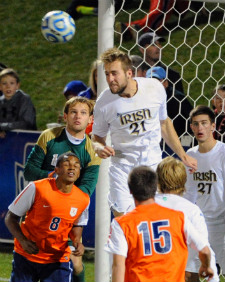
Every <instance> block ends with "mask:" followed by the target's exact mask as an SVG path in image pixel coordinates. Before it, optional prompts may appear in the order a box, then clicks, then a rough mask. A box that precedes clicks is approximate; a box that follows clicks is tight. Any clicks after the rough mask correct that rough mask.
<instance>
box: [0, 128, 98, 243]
mask: <svg viewBox="0 0 225 282" xmlns="http://www.w3.org/2000/svg"><path fill="white" fill-rule="evenodd" d="M40 133H41V132H39V131H25V130H24V131H23V130H16V131H11V132H7V135H6V137H5V138H3V139H1V138H0V242H9V240H12V235H11V234H10V232H9V231H8V229H7V228H6V226H5V223H4V218H5V215H6V213H7V211H8V206H9V204H10V203H11V202H12V201H13V200H14V198H15V197H16V196H17V195H18V193H20V191H21V190H22V189H23V188H24V187H25V186H26V185H27V184H28V182H27V181H26V180H25V179H24V176H23V168H24V165H25V162H26V159H27V157H28V155H29V153H30V151H31V149H32V148H33V146H34V144H35V143H36V141H37V139H38V137H39V135H40ZM94 243H95V193H94V194H93V195H92V197H91V204H90V209H89V222H88V225H87V227H85V228H84V231H83V244H84V246H85V247H89V248H94Z"/></svg>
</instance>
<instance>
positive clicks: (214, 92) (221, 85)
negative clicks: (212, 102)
mask: <svg viewBox="0 0 225 282" xmlns="http://www.w3.org/2000/svg"><path fill="white" fill-rule="evenodd" d="M218 90H222V91H225V84H219V85H217V86H216V87H215V88H214V89H213V92H212V95H213V96H214V95H215V94H217V92H218Z"/></svg>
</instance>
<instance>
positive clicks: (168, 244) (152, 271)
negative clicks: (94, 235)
mask: <svg viewBox="0 0 225 282" xmlns="http://www.w3.org/2000/svg"><path fill="white" fill-rule="evenodd" d="M111 227H112V230H111V234H110V236H109V239H108V242H107V246H106V251H108V252H111V253H113V254H118V255H122V256H124V257H126V262H125V264H126V270H125V280H124V281H125V282H128V281H136V282H141V281H146V282H158V281H162V277H163V281H167V282H174V281H177V282H184V273H185V267H186V262H187V256H188V250H187V243H188V244H193V247H195V249H197V250H200V249H202V248H203V247H204V246H205V244H206V243H205V241H204V240H202V238H200V237H199V235H198V233H196V230H195V229H194V227H193V226H192V224H191V223H190V221H189V220H188V219H187V218H186V217H185V215H184V214H183V212H180V211H175V210H172V209H168V208H165V207H162V206H159V205H158V204H156V203H154V204H150V205H140V206H137V207H136V208H135V209H134V210H133V211H131V212H130V213H127V214H126V215H124V216H121V217H117V218H116V219H114V220H113V222H112V225H111Z"/></svg>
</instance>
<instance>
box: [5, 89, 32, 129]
mask: <svg viewBox="0 0 225 282" xmlns="http://www.w3.org/2000/svg"><path fill="white" fill-rule="evenodd" d="M12 129H27V130H36V129H37V126H36V111H35V108H34V105H33V103H32V101H31V99H30V96H29V95H27V94H26V93H24V92H23V91H21V90H18V91H17V92H16V93H15V95H14V96H13V97H12V98H11V99H9V100H6V99H5V97H4V95H2V96H1V97H0V130H4V131H5V130H6V131H7V130H12Z"/></svg>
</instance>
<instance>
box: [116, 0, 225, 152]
mask: <svg viewBox="0 0 225 282" xmlns="http://www.w3.org/2000/svg"><path fill="white" fill-rule="evenodd" d="M119 2H120V7H119V8H117V6H116V5H115V6H116V11H115V23H114V39H115V46H117V47H119V48H120V49H122V50H123V51H125V52H127V53H128V54H129V55H138V56H141V57H142V58H143V61H144V62H145V63H146V64H147V68H150V67H152V66H158V65H159V66H163V67H164V69H165V71H166V78H167V80H168V82H169V86H170V87H169V88H170V91H169V95H167V99H168V102H167V107H168V115H169V117H170V118H171V119H172V120H173V122H174V126H175V129H176V131H177V133H178V135H179V137H180V139H181V143H182V145H183V146H187V148H188V147H189V146H191V145H192V143H193V137H192V136H191V131H190V128H189V124H188V116H189V112H190V107H191V108H192V107H195V106H197V105H199V104H204V105H208V106H210V107H213V106H212V99H213V97H215V95H216V93H215V91H213V90H214V89H215V88H216V87H217V86H218V85H221V84H225V73H224V70H225V68H224V66H225V43H224V34H225V1H224V0H220V1H218V0H217V1H216V0H201V1H182V0H170V1H164V0H160V1H159V0H151V1H144V0H139V1H138V0H133V1H131V0H130V1H127V0H123V1H119ZM121 3H122V4H121ZM147 32H151V33H154V34H155V36H159V37H163V39H165V41H164V42H162V38H160V39H159V42H160V48H159V55H158V58H157V54H155V53H154V52H156V51H155V50H154V49H152V53H153V54H149V53H151V49H148V45H145V43H146V42H147V41H148V40H147V41H146V42H145V41H143V40H140V38H142V37H141V36H142V35H143V34H146V33H147ZM153 41H154V40H153ZM143 42H144V43H143ZM148 43H149V42H148ZM152 45H153V46H157V41H156V40H155V41H154V42H152ZM154 56H155V57H154ZM132 57H135V56H132ZM151 57H152V58H151ZM140 67H141V68H142V70H145V68H146V65H145V64H142V63H140V62H139V63H138V60H137V61H136V62H134V72H135V73H136V76H137V75H138V74H139V72H138V69H139V68H140ZM171 70H172V71H175V73H176V75H178V77H177V79H175V80H174V77H173V75H171V73H170V72H171ZM142 74H143V72H142ZM224 90H225V89H224ZM178 91H179V92H178ZM180 92H182V93H180ZM221 114H222V113H218V115H219V116H220V115H221ZM162 146H163V150H164V154H170V153H171V152H170V151H169V150H168V149H167V148H166V147H165V144H163V145H162Z"/></svg>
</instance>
